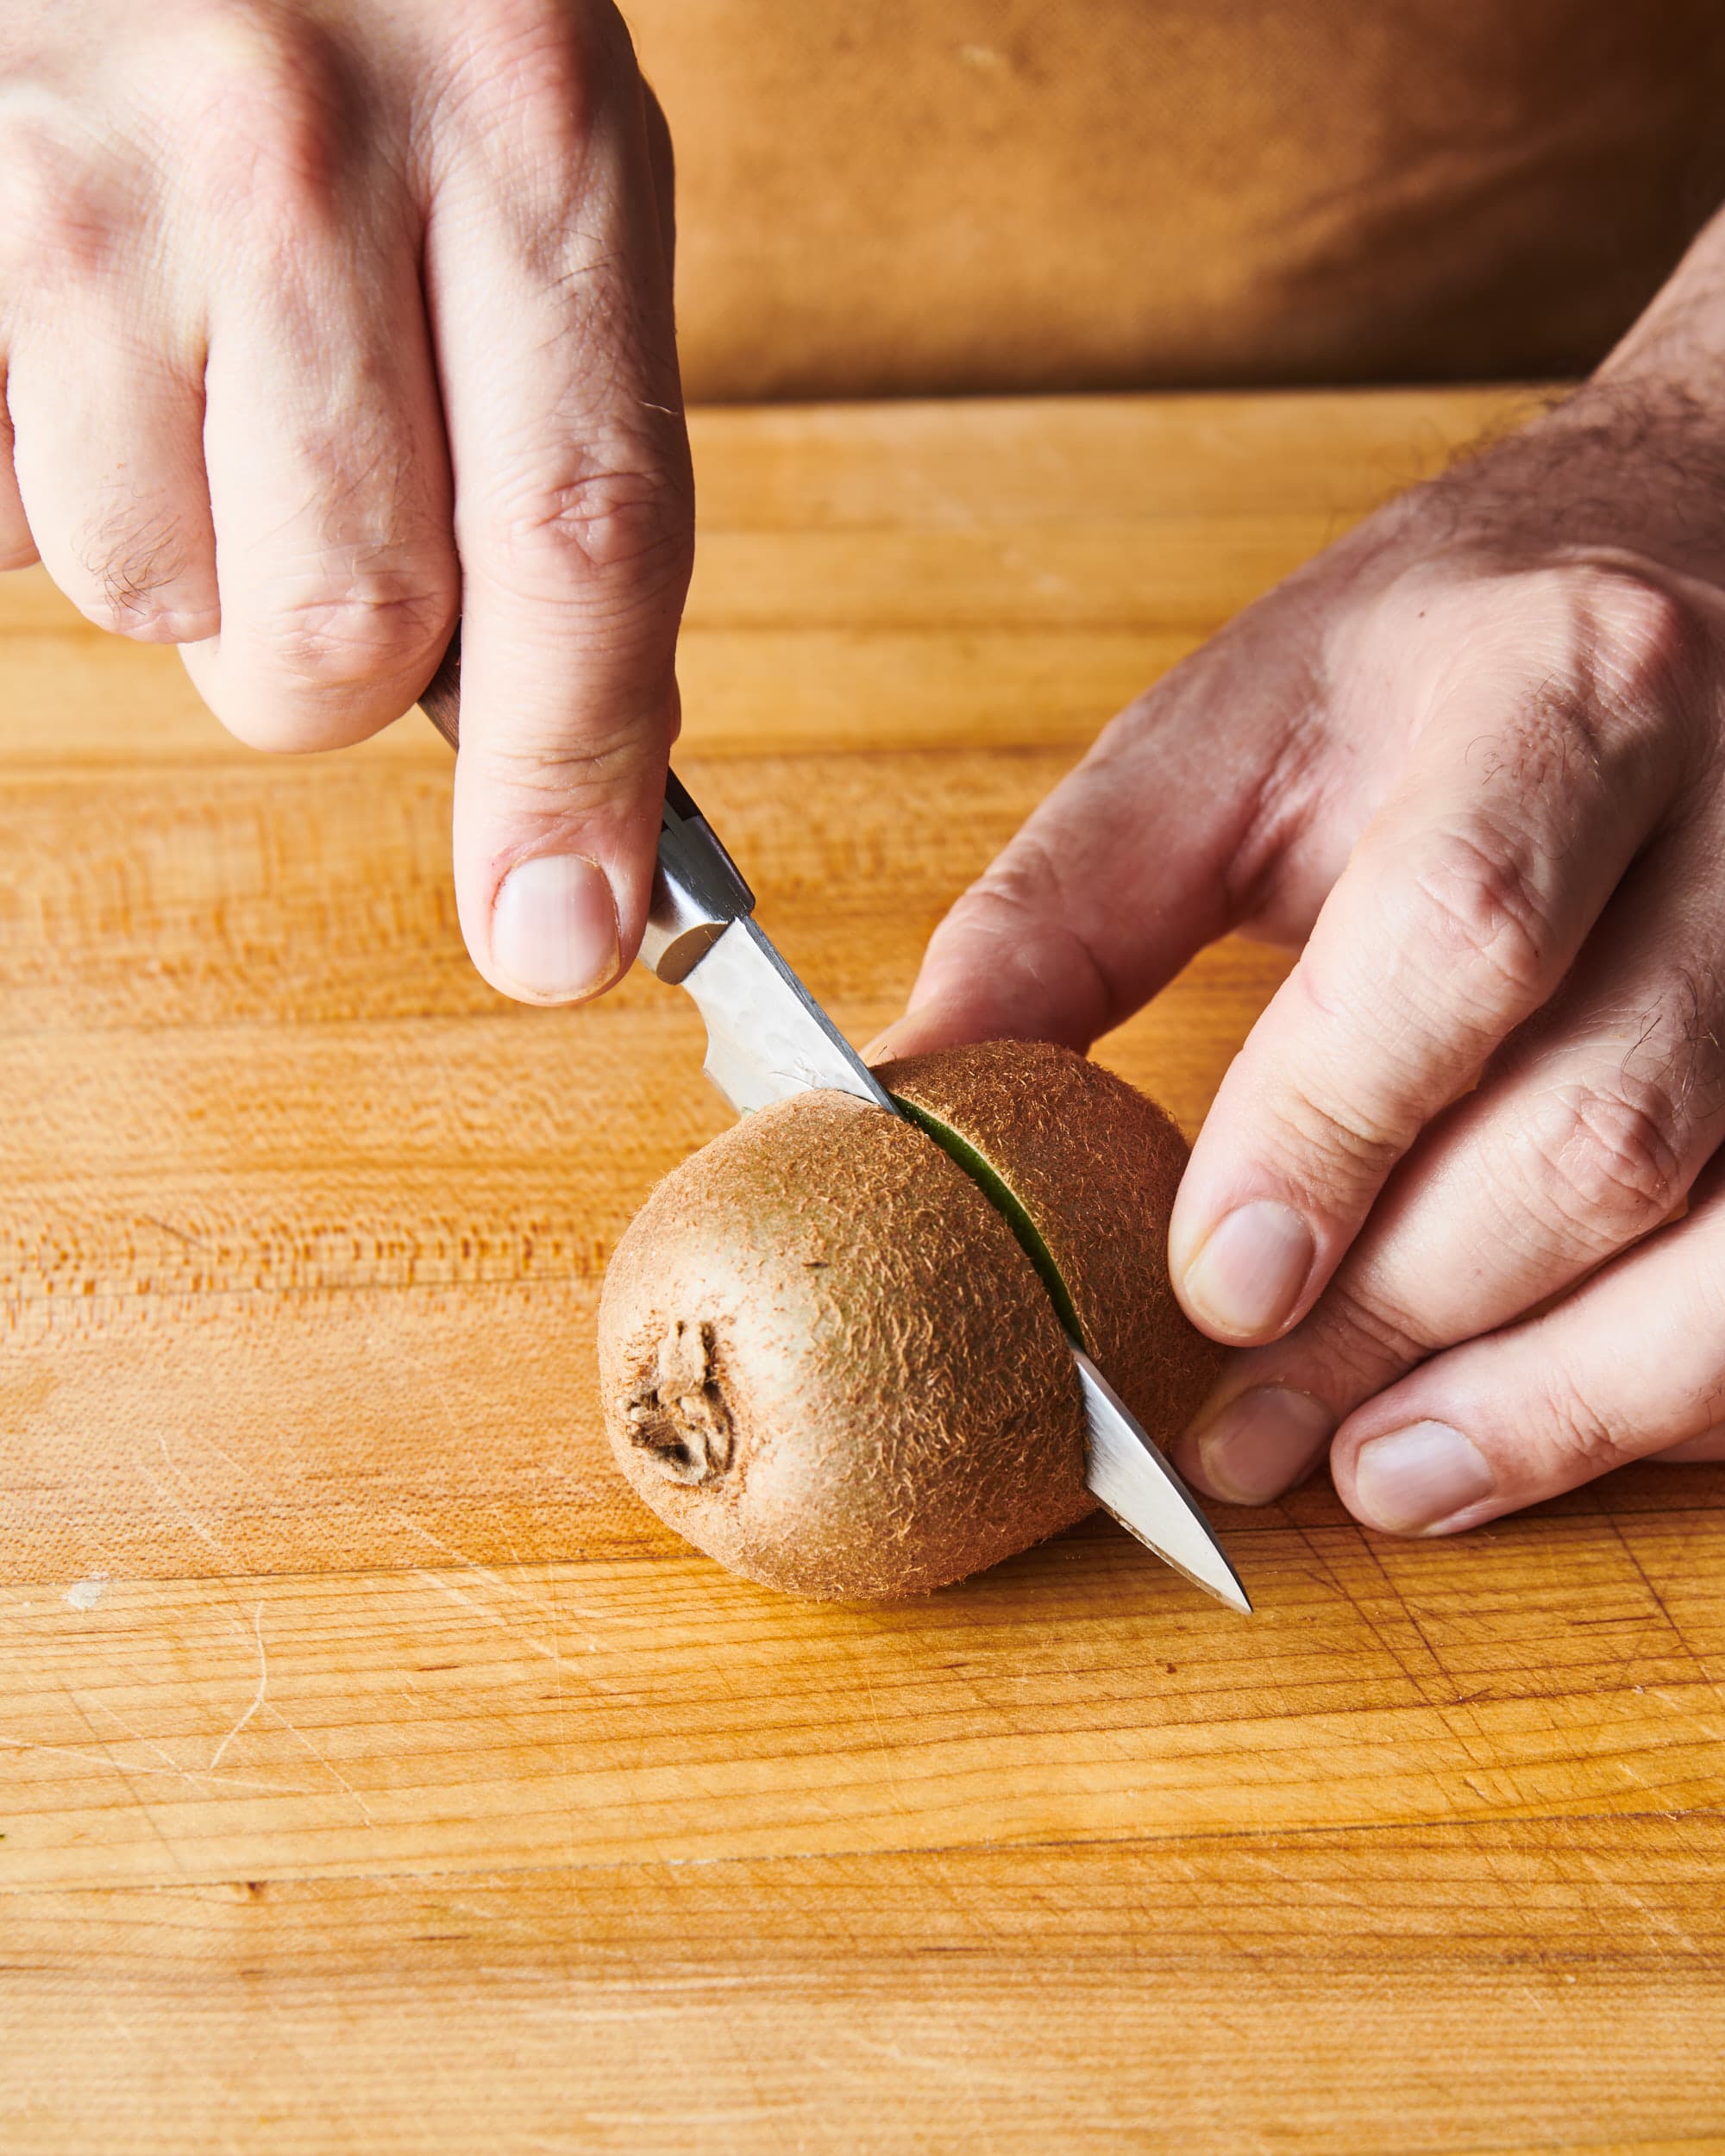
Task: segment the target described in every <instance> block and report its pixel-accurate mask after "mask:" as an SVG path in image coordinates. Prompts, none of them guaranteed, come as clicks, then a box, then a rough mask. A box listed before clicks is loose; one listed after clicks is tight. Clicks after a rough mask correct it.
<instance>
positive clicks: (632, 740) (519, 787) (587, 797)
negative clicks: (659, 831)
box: [485, 718, 663, 832]
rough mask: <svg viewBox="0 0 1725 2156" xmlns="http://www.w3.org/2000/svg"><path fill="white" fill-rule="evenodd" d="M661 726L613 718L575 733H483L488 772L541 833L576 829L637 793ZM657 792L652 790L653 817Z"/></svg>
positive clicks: (521, 818) (657, 748)
mask: <svg viewBox="0 0 1725 2156" xmlns="http://www.w3.org/2000/svg"><path fill="white" fill-rule="evenodd" d="M662 746H663V741H662V733H661V732H660V731H659V730H658V729H657V728H656V727H655V726H654V725H652V724H649V723H647V722H645V721H643V720H630V719H623V718H619V719H618V720H616V721H614V722H613V723H612V724H611V725H610V726H608V727H607V728H605V730H603V731H601V730H597V729H595V728H594V727H593V726H592V725H589V726H587V727H586V729H585V730H583V731H582V733H581V735H580V737H579V738H578V739H576V740H574V741H571V740H570V739H569V738H568V736H566V735H562V734H558V735H555V736H553V735H550V734H549V733H546V732H543V731H541V730H536V729H534V728H531V727H529V728H527V729H525V730H520V729H517V730H515V731H513V732H511V733H509V734H506V735H504V734H499V735H498V736H495V737H492V738H488V739H487V741H486V748H485V761H486V773H487V775H488V777H489V778H490V779H491V780H493V781H494V782H496V783H498V784H499V785H501V786H503V787H505V788H506V789H507V790H508V793H509V795H510V799H511V813H512V816H513V818H514V819H515V820H516V821H517V823H523V822H524V824H526V825H528V826H530V825H532V824H535V822H537V823H538V824H540V825H542V826H543V830H544V831H546V832H549V831H553V830H567V829H568V828H570V827H572V826H573V827H574V828H580V826H581V825H582V824H585V823H586V821H587V819H588V818H592V817H598V818H610V817H612V816H613V815H614V814H615V812H616V811H617V808H618V804H619V802H627V801H632V800H635V799H637V797H638V795H639V793H640V787H641V781H642V773H643V764H646V763H648V762H649V761H656V760H657V757H658V755H659V754H660V753H661V751H662ZM658 798H659V797H658V793H657V792H656V791H655V793H654V795H653V821H654V822H655V824H656V821H657V802H658Z"/></svg>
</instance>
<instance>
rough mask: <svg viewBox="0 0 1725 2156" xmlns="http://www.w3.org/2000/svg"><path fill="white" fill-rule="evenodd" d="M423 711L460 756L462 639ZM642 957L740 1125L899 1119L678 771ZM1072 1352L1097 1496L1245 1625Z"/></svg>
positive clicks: (1167, 1471)
mask: <svg viewBox="0 0 1725 2156" xmlns="http://www.w3.org/2000/svg"><path fill="white" fill-rule="evenodd" d="M420 704H421V707H422V708H423V711H425V714H426V716H427V717H428V718H430V721H431V723H432V724H433V725H435V726H436V729H437V730H438V731H439V732H440V733H441V734H442V736H443V737H444V739H445V740H446V741H448V742H449V744H450V746H451V747H452V748H454V747H455V746H456V745H457V744H458V742H459V738H460V709H461V650H460V642H459V638H458V639H457V641H456V642H455V643H453V644H452V645H451V646H450V649H449V655H447V656H446V657H445V659H444V661H443V664H442V667H439V669H438V672H437V677H436V680H434V681H433V682H432V684H431V686H430V688H429V689H427V691H426V693H425V694H424V695H423V697H422V698H421V699H420ZM641 958H642V962H643V964H644V965H646V966H647V967H648V968H649V969H650V970H651V971H652V972H654V973H655V974H656V975H658V977H659V978H660V980H661V981H666V982H668V983H669V984H670V985H672V986H673V987H681V988H684V989H686V990H687V992H688V993H689V994H690V995H691V996H692V997H693V999H694V1001H695V1005H696V1006H697V1008H698V1009H699V1012H700V1014H701V1018H702V1019H703V1021H704V1022H705V1024H706V1033H707V1050H706V1065H705V1069H706V1075H707V1076H708V1078H709V1079H711V1081H712V1083H713V1085H714V1086H715V1087H717V1088H718V1091H719V1092H720V1093H721V1094H723V1095H724V1098H725V1100H727V1101H729V1102H730V1104H731V1107H732V1108H734V1109H735V1110H736V1112H737V1114H739V1115H746V1114H748V1113H749V1112H750V1110H751V1109H754V1108H763V1107H767V1106H770V1105H771V1104H772V1103H773V1102H774V1101H775V1100H786V1099H787V1098H788V1097H789V1096H790V1095H792V1094H797V1093H803V1092H806V1091H810V1090H814V1089H820V1088H829V1087H830V1088H832V1089H835V1090H837V1092H840V1093H849V1094H855V1095H856V1098H857V1099H858V1100H866V1101H868V1102H869V1103H870V1104H871V1105H872V1106H875V1107H877V1108H880V1109H881V1110H883V1111H884V1112H886V1113H887V1114H888V1115H897V1114H899V1113H900V1109H899V1107H898V1104H897V1103H896V1102H895V1101H894V1099H893V1097H892V1095H891V1094H889V1093H888V1092H887V1091H886V1089H885V1088H884V1087H882V1086H881V1082H880V1081H879V1080H878V1079H877V1078H876V1077H875V1074H874V1072H873V1071H871V1070H870V1069H869V1066H868V1065H867V1064H866V1063H865V1062H863V1061H862V1057H861V1056H859V1055H858V1054H857V1053H856V1050H855V1049H854V1048H852V1047H851V1045H850V1042H849V1041H847V1040H846V1039H845V1037H844V1035H843V1034H842V1033H841V1032H840V1031H839V1030H838V1028H837V1026H836V1025H834V1024H833V1023H832V1021H831V1018H828V1017H827V1015H826V1013H825V1011H823V1010H822V1009H821V1007H820V1006H819V1003H817V1002H816V1001H815V1000H814V998H813V997H812V995H811V994H810V993H809V992H808V990H807V989H806V987H804V986H803V984H802V982H801V981H800V980H799V979H798V978H797V975H796V974H795V972H794V971H793V969H792V968H791V967H790V966H788V965H787V963H786V962H785V960H784V958H783V957H782V956H781V954H780V952H779V951H778V950H777V949H776V948H775V945H774V943H773V942H772V940H771V939H770V937H768V936H767V935H766V934H765V933H764V932H763V931H762V929H761V928H760V926H759V925H758V924H757V923H756V919H755V894H754V893H753V892H752V891H751V890H750V888H749V886H748V884H747V883H746V882H745V881H743V875H742V873H741V871H740V870H739V869H738V868H737V864H736V862H734V861H732V859H731V856H730V854H729V853H728V852H727V851H726V850H725V848H724V845H723V844H722V843H721V842H720V840H719V838H718V834H717V833H716V832H715V831H714V830H713V829H712V825H711V824H709V823H708V822H707V820H706V817H705V816H703V815H702V813H701V812H700V810H699V808H698V807H697V806H696V805H695V802H694V800H693V797H692V796H691V795H690V793H688V790H687V787H684V786H683V785H682V784H681V781H680V780H678V778H677V777H676V774H674V773H668V774H667V776H666V780H665V805H664V810H663V812H662V818H661V821H660V830H659V858H658V866H657V868H656V871H655V874H654V878H653V894H652V899H651V901H650V904H649V908H648V915H647V926H646V930H645V931H644V933H643V936H642V939H641ZM1070 1344H1071V1348H1072V1357H1073V1364H1074V1368H1075V1369H1076V1375H1077V1378H1078V1387H1079V1392H1080V1395H1081V1397H1082V1401H1083V1407H1084V1421H1085V1435H1086V1457H1085V1481H1086V1482H1087V1483H1088V1486H1089V1489H1090V1492H1091V1495H1093V1496H1094V1497H1095V1499H1096V1500H1097V1501H1098V1502H1099V1503H1100V1504H1101V1506H1102V1507H1103V1509H1104V1510H1105V1511H1107V1513H1109V1514H1112V1515H1113V1518H1114V1519H1115V1520H1118V1521H1119V1522H1120V1526H1123V1527H1124V1528H1125V1529H1126V1532H1127V1533H1128V1534H1130V1535H1132V1536H1134V1537H1136V1539H1138V1541H1139V1542H1141V1543H1143V1544H1144V1545H1145V1548H1146V1549H1149V1550H1151V1551H1154V1552H1155V1554H1156V1555H1157V1557H1160V1558H1161V1559H1162V1560H1163V1562H1164V1564H1169V1565H1171V1566H1172V1567H1173V1568H1174V1570H1176V1572H1178V1573H1180V1574H1181V1575H1182V1576H1183V1577H1184V1578H1186V1579H1188V1580H1189V1581H1190V1582H1191V1583H1192V1584H1193V1585H1194V1586H1195V1587H1201V1588H1202V1589H1204V1590H1205V1592H1206V1593H1207V1594H1210V1595H1214V1596H1215V1597H1216V1599H1217V1600H1218V1601H1221V1602H1225V1603H1226V1605H1227V1607H1228V1608H1230V1609H1233V1610H1238V1611H1239V1612H1240V1614H1242V1615H1249V1614H1251V1601H1250V1600H1249V1599H1248V1597H1247V1595H1246V1592H1245V1588H1244V1587H1242V1586H1241V1584H1240V1582H1239V1575H1238V1574H1237V1573H1236V1572H1235V1570H1234V1568H1233V1565H1232V1564H1230V1563H1229V1561H1228V1557H1227V1554H1226V1551H1224V1550H1223V1548H1222V1546H1221V1545H1220V1542H1218V1541H1217V1539H1216V1538H1215V1535H1214V1532H1213V1531H1212V1529H1211V1527H1210V1525H1209V1522H1208V1520H1206V1519H1205V1517H1204V1515H1203V1513H1202V1512H1201V1509H1200V1508H1199V1506H1198V1504H1197V1501H1196V1500H1195V1498H1194V1497H1193V1495H1192V1494H1191V1492H1190V1491H1189V1489H1187V1487H1186V1485H1185V1484H1184V1482H1182V1481H1181V1479H1180V1477H1179V1476H1178V1475H1177V1474H1176V1472H1175V1471H1174V1469H1173V1468H1172V1467H1171V1466H1170V1463H1169V1462H1168V1461H1167V1459H1166V1458H1165V1457H1164V1455H1163V1453H1162V1451H1161V1449H1160V1448H1159V1447H1158V1446H1157V1445H1156V1444H1155V1443H1154V1442H1153V1441H1152V1439H1151V1437H1150V1435H1149V1433H1148V1432H1146V1431H1145V1430H1144V1429H1143V1428H1142V1427H1141V1426H1140V1425H1139V1424H1138V1420H1137V1418H1136V1417H1135V1416H1134V1415H1133V1414H1132V1411H1131V1409H1130V1408H1129V1407H1127V1406H1126V1402H1125V1401H1123V1400H1122V1399H1121V1398H1120V1395H1119V1394H1118V1393H1116V1392H1115V1390H1114V1389H1113V1386H1112V1385H1110V1384H1109V1383H1108V1381H1107V1378H1105V1377H1104V1376H1103V1375H1102V1373H1101V1370H1099V1369H1097V1367H1096V1365H1095V1363H1094V1362H1093V1361H1092V1360H1091V1359H1090V1357H1089V1356H1088V1354H1086V1352H1085V1351H1084V1349H1083V1348H1082V1345H1081V1344H1079V1343H1078V1342H1077V1341H1076V1340H1075V1341H1072V1342H1071V1343H1070Z"/></svg>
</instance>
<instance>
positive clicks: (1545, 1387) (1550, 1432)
mask: <svg viewBox="0 0 1725 2156" xmlns="http://www.w3.org/2000/svg"><path fill="white" fill-rule="evenodd" d="M1535 1413H1536V1417H1537V1421H1538V1425H1539V1426H1540V1428H1541V1429H1542V1431H1543V1432H1544V1440H1545V1448H1546V1451H1547V1452H1548V1453H1549V1455H1550V1458H1549V1461H1548V1463H1547V1464H1548V1466H1549V1468H1550V1469H1551V1470H1552V1475H1551V1479H1552V1481H1553V1482H1554V1484H1555V1486H1556V1487H1558V1488H1559V1489H1572V1488H1573V1487H1574V1486H1575V1485H1577V1484H1578V1483H1580V1482H1590V1481H1591V1480H1592V1479H1593V1478H1594V1476H1597V1475H1604V1474H1608V1473H1609V1471H1610V1470H1611V1469H1613V1468H1614V1467H1622V1465H1623V1464H1624V1463H1625V1462H1626V1461H1628V1460H1629V1459H1631V1458H1633V1457H1634V1451H1635V1448H1634V1440H1633V1436H1632V1433H1631V1432H1628V1431H1627V1430H1626V1429H1624V1428H1623V1426H1622V1424H1621V1423H1619V1422H1618V1421H1616V1420H1614V1419H1613V1418H1612V1417H1611V1416H1610V1415H1609V1414H1607V1413H1605V1412H1604V1411H1603V1409H1602V1408H1601V1407H1598V1406H1596V1404H1595V1403H1594V1401H1591V1400H1590V1399H1589V1397H1588V1396H1587V1394H1586V1392H1585V1391H1584V1389H1583V1388H1582V1386H1581V1384H1580V1382H1579V1381H1578V1379H1577V1378H1576V1376H1574V1374H1573V1373H1572V1372H1571V1371H1569V1370H1566V1369H1562V1368H1561V1367H1556V1366H1554V1367H1553V1368H1551V1369H1547V1370H1546V1372H1545V1374H1544V1376H1543V1377H1542V1379H1541V1381H1540V1397H1539V1402H1538V1406H1537V1408H1536V1411H1535Z"/></svg>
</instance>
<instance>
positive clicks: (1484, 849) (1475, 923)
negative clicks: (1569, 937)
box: [1399, 827, 1561, 1010]
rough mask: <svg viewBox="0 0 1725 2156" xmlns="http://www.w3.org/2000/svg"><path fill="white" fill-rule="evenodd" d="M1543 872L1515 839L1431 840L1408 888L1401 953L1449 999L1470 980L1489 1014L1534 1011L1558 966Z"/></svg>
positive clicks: (1474, 833)
mask: <svg viewBox="0 0 1725 2156" xmlns="http://www.w3.org/2000/svg"><path fill="white" fill-rule="evenodd" d="M1542 868H1543V864H1542V863H1541V862H1540V857H1539V855H1538V851H1537V849H1535V848H1534V846H1533V845H1532V844H1531V843H1529V842H1528V841H1527V840H1526V839H1525V838H1523V837H1521V835H1520V834H1518V833H1514V832H1510V831H1506V830H1487V829H1485V828H1484V827H1482V828H1480V829H1478V830H1445V831H1440V832H1438V833H1436V834H1434V835H1433V837H1432V838H1431V839H1430V840H1429V841H1428V842H1427V846H1426V848H1425V849H1424V851H1423V854H1422V856H1421V858H1420V859H1419V860H1418V861H1417V862H1415V865H1414V867H1413V869H1412V873H1411V874H1410V875H1409V876H1408V881H1407V884H1406V887H1405V888H1406V898H1405V900H1404V904H1405V906H1406V909H1407V916H1408V918H1407V919H1406V921H1405V923H1404V924H1403V930H1402V937H1401V938H1400V939H1399V940H1400V944H1401V948H1402V950H1405V951H1407V952H1408V953H1409V954H1411V955H1413V956H1414V957H1415V959H1416V960H1417V962H1418V963H1419V965H1420V967H1421V971H1422V972H1424V973H1427V975H1430V976H1431V977H1432V978H1433V981H1434V982H1437V983H1441V984H1442V985H1443V986H1445V987H1447V988H1448V989H1449V990H1450V991H1451V992H1452V993H1453V991H1454V988H1455V987H1456V985H1457V982H1458V977H1465V976H1467V975H1472V976H1474V977H1476V978H1477V980H1478V981H1480V983H1481V993H1482V996H1483V1000H1485V1001H1486V1002H1487V1003H1489V1004H1490V1005H1491V1006H1494V1007H1495V1006H1498V1005H1501V1004H1503V1003H1508V1004H1509V1006H1512V1007H1513V1008H1515V1009H1516V1010H1524V1009H1528V1008H1532V1007H1533V1006H1535V1005H1537V1004H1538V1003H1540V1002H1541V1001H1543V1000H1544V999H1545V996H1546V994H1547V993H1549V992H1550V990H1551V988H1552V987H1554V986H1555V985H1556V981H1557V977H1558V973H1559V966H1560V961H1561V952H1560V950H1559V946H1558V939H1557V937H1556V934H1555V932H1554V929H1553V923H1552V920H1551V901H1550V899H1549V898H1548V897H1547V896H1546V893H1545V891H1544V889H1543V888H1542Z"/></svg>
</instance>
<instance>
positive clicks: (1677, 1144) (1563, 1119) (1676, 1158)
mask: <svg viewBox="0 0 1725 2156" xmlns="http://www.w3.org/2000/svg"><path fill="white" fill-rule="evenodd" d="M1526 1143H1527V1153H1528V1165H1527V1170H1526V1171H1525V1172H1526V1173H1527V1178H1528V1181H1529V1183H1530V1185H1531V1188H1532V1189H1533V1192H1534V1196H1535V1202H1536V1203H1538V1204H1539V1205H1540V1206H1542V1207H1544V1208H1555V1209H1556V1211H1557V1212H1558V1213H1559V1215H1560V1216H1561V1217H1562V1218H1563V1219H1565V1221H1566V1222H1567V1223H1568V1224H1569V1225H1570V1226H1571V1229H1572V1230H1573V1231H1574V1232H1576V1233H1577V1234H1578V1236H1579V1237H1580V1238H1582V1240H1583V1244H1584V1247H1585V1248H1586V1249H1588V1250H1593V1251H1596V1252H1597V1253H1598V1254H1600V1255H1602V1256H1606V1255H1610V1254H1612V1253H1615V1251H1617V1250H1622V1248H1623V1247H1624V1246H1625V1244H1628V1243H1632V1242H1634V1240H1635V1239H1636V1238H1638V1237H1640V1236H1642V1235H1646V1234H1647V1233H1649V1232H1651V1231H1652V1230H1653V1229H1654V1228H1656V1227H1658V1226H1659V1225H1660V1223H1661V1222H1662V1221H1664V1220H1665V1219H1667V1218H1668V1217H1669V1216H1670V1213H1671V1212H1672V1207H1673V1206H1675V1205H1676V1203H1677V1200H1678V1198H1679V1196H1680V1195H1681V1194H1682V1191H1683V1188H1684V1162H1683V1152H1682V1147H1683V1117H1682V1114H1681V1112H1680V1111H1679V1109H1678V1105H1677V1103H1676V1101H1675V1100H1674V1099H1673V1097H1672V1093H1671V1092H1670V1090H1669V1088H1668V1087H1665V1085H1664V1084H1662V1083H1661V1082H1660V1081H1658V1080H1654V1079H1638V1078H1634V1077H1632V1076H1631V1075H1629V1074H1628V1072H1627V1071H1622V1072H1620V1073H1618V1074H1617V1075H1616V1076H1615V1078H1614V1079H1613V1080H1612V1081H1609V1082H1606V1083H1590V1082H1586V1081H1576V1082H1572V1083H1571V1084H1569V1085H1566V1086H1564V1087H1559V1088H1556V1089H1554V1090H1553V1091H1551V1092H1547V1093H1546V1094H1542V1095H1541V1096H1540V1099H1539V1100H1538V1102H1537V1104H1536V1107H1535V1112H1534V1116H1533V1119H1531V1121H1530V1123H1529V1125H1528V1128H1527V1138H1526Z"/></svg>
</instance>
